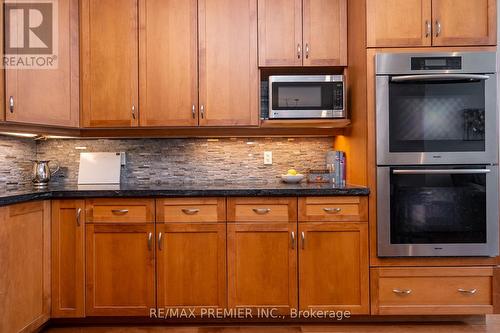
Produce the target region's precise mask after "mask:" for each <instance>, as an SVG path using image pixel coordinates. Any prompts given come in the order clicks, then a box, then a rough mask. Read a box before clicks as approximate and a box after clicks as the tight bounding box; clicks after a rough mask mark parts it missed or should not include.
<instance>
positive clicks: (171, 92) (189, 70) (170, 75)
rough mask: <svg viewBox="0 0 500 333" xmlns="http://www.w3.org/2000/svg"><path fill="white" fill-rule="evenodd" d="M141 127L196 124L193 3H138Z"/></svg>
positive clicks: (145, 0)
mask: <svg viewBox="0 0 500 333" xmlns="http://www.w3.org/2000/svg"><path fill="white" fill-rule="evenodd" d="M139 3H140V9H141V10H140V11H139V13H140V19H139V20H140V27H141V29H140V37H139V41H140V101H141V102H140V103H141V105H140V106H141V114H140V124H141V126H196V125H198V32H197V30H198V25H197V24H198V12H197V10H198V1H197V0H166V1H165V0H140V2H139Z"/></svg>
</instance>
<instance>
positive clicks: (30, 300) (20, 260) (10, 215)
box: [0, 202, 50, 332]
mask: <svg viewBox="0 0 500 333" xmlns="http://www.w3.org/2000/svg"><path fill="white" fill-rule="evenodd" d="M0 267H1V268H0V309H1V311H0V332H20V331H23V332H35V331H37V328H38V327H40V326H41V325H42V324H44V323H45V322H46V321H47V320H49V318H50V203H49V202H30V203H24V204H18V205H12V206H7V207H1V208H0Z"/></svg>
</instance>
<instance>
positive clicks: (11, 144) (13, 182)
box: [0, 136, 36, 191]
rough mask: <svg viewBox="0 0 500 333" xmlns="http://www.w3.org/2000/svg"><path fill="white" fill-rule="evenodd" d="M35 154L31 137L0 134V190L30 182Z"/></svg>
mask: <svg viewBox="0 0 500 333" xmlns="http://www.w3.org/2000/svg"><path fill="white" fill-rule="evenodd" d="M35 156H36V143H35V141H34V140H33V139H20V138H13V137H7V136H0V190H4V191H5V190H7V189H11V188H16V187H19V186H24V185H27V184H30V183H31V165H32V162H31V160H33V159H34V158H35Z"/></svg>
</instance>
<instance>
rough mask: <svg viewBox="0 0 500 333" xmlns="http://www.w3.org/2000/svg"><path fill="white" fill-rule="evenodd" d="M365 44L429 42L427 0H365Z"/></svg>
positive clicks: (430, 24)
mask: <svg viewBox="0 0 500 333" xmlns="http://www.w3.org/2000/svg"><path fill="white" fill-rule="evenodd" d="M366 19H367V24H366V30H367V31H366V38H367V45H368V47H405V46H430V45H431V41H432V36H431V34H432V31H431V29H432V15H431V0H367V1H366Z"/></svg>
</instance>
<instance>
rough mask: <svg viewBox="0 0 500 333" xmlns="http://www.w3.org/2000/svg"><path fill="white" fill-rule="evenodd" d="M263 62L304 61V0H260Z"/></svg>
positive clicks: (260, 53)
mask: <svg viewBox="0 0 500 333" xmlns="http://www.w3.org/2000/svg"><path fill="white" fill-rule="evenodd" d="M258 2H259V11H258V12H259V66H261V67H266V66H272V67H274V66H301V65H302V0H259V1H258Z"/></svg>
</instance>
